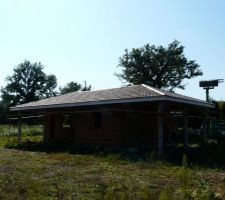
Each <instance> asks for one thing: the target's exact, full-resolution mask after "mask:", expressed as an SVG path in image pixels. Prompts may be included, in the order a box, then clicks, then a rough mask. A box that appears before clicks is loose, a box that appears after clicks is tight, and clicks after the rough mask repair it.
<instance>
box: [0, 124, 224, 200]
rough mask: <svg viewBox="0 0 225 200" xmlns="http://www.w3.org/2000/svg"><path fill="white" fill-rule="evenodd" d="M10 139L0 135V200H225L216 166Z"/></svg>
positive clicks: (32, 138) (25, 137)
mask: <svg viewBox="0 0 225 200" xmlns="http://www.w3.org/2000/svg"><path fill="white" fill-rule="evenodd" d="M37 129H38V128H37ZM13 137H15V136H11V137H9V136H7V134H5V135H4V136H1V137H0V142H1V147H0V199H6V200H11V199H18V200H19V199H21V200H24V199H29V200H30V199H31V200H32V199H40V200H42V199H43V200H45V199H46V200H48V199H49V200H50V199H68V200H69V199H82V200H83V199H87V200H89V199H91V200H92V199H97V200H98V199H99V200H100V199H103V200H111V199H115V200H117V199H124V200H125V199H132V200H133V199H134V200H136V199H143V200H144V199H153V200H154V199H157V200H158V199H161V200H162V199H168V200H169V199H194V200H195V199H196V200H197V199H198V200H201V199H225V170H224V167H223V166H221V165H215V166H208V167H207V166H204V167H203V166H202V165H198V164H191V163H189V162H188V161H187V160H189V158H188V159H186V156H183V160H182V159H181V160H180V161H178V162H175V163H174V162H170V161H166V160H157V159H156V157H155V155H154V154H153V153H149V154H146V156H145V157H141V158H140V159H137V158H133V157H131V156H128V155H127V156H125V155H122V154H119V153H105V152H101V151H98V152H92V153H90V152H82V151H76V150H75V151H69V150H68V151H67V150H66V149H63V150H60V148H58V149H57V150H56V149H54V148H53V149H51V148H48V147H46V146H43V145H41V144H40V143H37V142H38V140H40V139H41V136H40V134H38V131H36V133H35V134H34V135H32V134H28V135H26V134H23V140H24V144H23V145H22V146H19V147H18V146H16V144H15V143H13V142H14V141H15V139H16V137H15V138H14V139H9V138H13ZM28 139H29V141H28Z"/></svg>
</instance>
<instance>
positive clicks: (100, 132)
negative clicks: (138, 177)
mask: <svg viewBox="0 0 225 200" xmlns="http://www.w3.org/2000/svg"><path fill="white" fill-rule="evenodd" d="M212 108H214V105H213V104H211V103H208V102H205V101H202V100H199V99H195V98H191V97H188V96H184V95H180V94H177V93H173V92H168V91H165V90H162V89H157V88H153V87H150V86H147V85H144V84H142V85H133V86H128V87H121V88H114V89H105V90H96V91H85V92H81V91H79V92H72V93H68V94H65V95H59V96H55V97H50V98H47V99H43V100H39V101H35V102H31V103H26V104H22V105H18V106H15V107H12V108H11V112H14V113H15V112H16V113H17V114H18V116H19V118H20V117H21V116H23V115H29V114H34V113H35V114H42V115H43V116H44V118H45V120H44V121H45V123H44V141H51V140H62V141H64V140H65V141H66V140H68V141H71V142H74V143H76V144H80V145H82V144H85V145H87V144H92V145H106V146H123V145H124V146H134V145H149V146H154V147H157V149H158V152H159V154H160V155H162V154H163V151H164V149H165V146H166V145H168V144H171V143H173V138H174V135H175V134H176V132H177V122H176V116H178V115H180V116H181V117H182V119H183V130H184V138H185V139H184V140H185V145H186V146H187V144H188V119H189V117H193V116H198V118H199V117H201V118H202V121H201V122H202V126H203V132H204V130H205V120H204V119H205V116H206V113H207V112H208V111H209V110H210V109H212ZM19 124H20V123H19ZM20 134H21V127H20V125H19V128H18V137H19V138H20Z"/></svg>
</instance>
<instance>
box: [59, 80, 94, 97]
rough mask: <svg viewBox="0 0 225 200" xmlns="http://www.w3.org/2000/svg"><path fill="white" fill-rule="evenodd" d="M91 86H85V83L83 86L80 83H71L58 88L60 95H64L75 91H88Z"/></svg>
mask: <svg viewBox="0 0 225 200" xmlns="http://www.w3.org/2000/svg"><path fill="white" fill-rule="evenodd" d="M90 90H91V85H87V82H86V81H84V86H83V85H82V84H80V83H77V82H74V81H71V82H69V83H67V84H66V85H65V86H64V87H60V88H59V93H60V94H66V93H70V92H77V91H90Z"/></svg>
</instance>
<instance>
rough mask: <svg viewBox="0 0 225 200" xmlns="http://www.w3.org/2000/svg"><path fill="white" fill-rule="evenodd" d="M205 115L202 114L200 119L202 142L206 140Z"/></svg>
mask: <svg viewBox="0 0 225 200" xmlns="http://www.w3.org/2000/svg"><path fill="white" fill-rule="evenodd" d="M206 132H207V131H206V113H204V114H203V117H202V133H203V134H202V137H203V141H205V139H206Z"/></svg>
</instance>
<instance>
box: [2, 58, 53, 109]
mask: <svg viewBox="0 0 225 200" xmlns="http://www.w3.org/2000/svg"><path fill="white" fill-rule="evenodd" d="M43 69H44V66H43V65H42V64H41V63H40V62H39V63H33V64H32V63H31V62H30V61H28V60H25V61H24V62H23V63H21V64H19V65H18V66H16V67H15V68H14V69H13V75H12V76H8V77H7V78H6V81H7V85H6V86H5V87H4V88H1V92H2V101H3V104H4V105H7V106H14V105H17V104H22V103H28V102H31V101H36V100H39V99H43V98H47V97H51V96H54V95H56V91H55V88H56V86H57V79H56V77H55V76H54V75H46V74H45V73H44V72H43Z"/></svg>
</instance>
